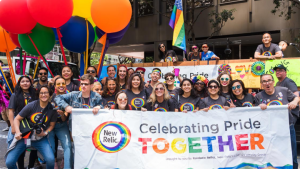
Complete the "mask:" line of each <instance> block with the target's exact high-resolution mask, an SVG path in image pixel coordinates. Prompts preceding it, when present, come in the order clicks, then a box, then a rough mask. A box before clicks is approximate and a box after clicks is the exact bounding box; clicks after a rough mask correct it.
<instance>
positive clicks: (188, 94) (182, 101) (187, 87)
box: [175, 79, 201, 113]
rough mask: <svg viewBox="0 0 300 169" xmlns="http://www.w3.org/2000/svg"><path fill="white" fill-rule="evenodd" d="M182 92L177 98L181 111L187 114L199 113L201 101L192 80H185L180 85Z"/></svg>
mask: <svg viewBox="0 0 300 169" xmlns="http://www.w3.org/2000/svg"><path fill="white" fill-rule="evenodd" d="M180 88H181V90H180V91H179V95H178V97H177V98H175V99H177V101H178V108H179V111H181V112H184V113H187V112H188V111H192V112H197V111H198V110H199V107H200V104H201V99H200V97H198V96H197V94H196V92H195V89H194V87H193V82H192V81H191V80H190V79H183V80H182V82H181V83H180Z"/></svg>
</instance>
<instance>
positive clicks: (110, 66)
mask: <svg viewBox="0 0 300 169" xmlns="http://www.w3.org/2000/svg"><path fill="white" fill-rule="evenodd" d="M110 67H113V68H114V70H115V71H116V67H115V66H114V65H109V66H107V69H106V70H107V71H108V69H109V68H110Z"/></svg>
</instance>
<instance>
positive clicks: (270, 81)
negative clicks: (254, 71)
mask: <svg viewBox="0 0 300 169" xmlns="http://www.w3.org/2000/svg"><path fill="white" fill-rule="evenodd" d="M272 82H273V80H268V81H262V84H268V83H272Z"/></svg>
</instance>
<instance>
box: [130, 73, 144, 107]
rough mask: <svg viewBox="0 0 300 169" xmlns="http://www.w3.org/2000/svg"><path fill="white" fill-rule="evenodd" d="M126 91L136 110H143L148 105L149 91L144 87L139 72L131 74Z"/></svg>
mask: <svg viewBox="0 0 300 169" xmlns="http://www.w3.org/2000/svg"><path fill="white" fill-rule="evenodd" d="M125 93H126V94H127V96H128V103H129V104H130V105H131V106H132V108H133V109H135V110H141V108H142V107H146V101H147V99H148V93H147V92H146V90H145V89H144V83H143V79H142V77H141V75H140V74H139V73H134V74H132V75H131V76H130V78H129V80H128V84H127V89H126V90H125Z"/></svg>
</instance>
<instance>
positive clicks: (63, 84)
mask: <svg viewBox="0 0 300 169" xmlns="http://www.w3.org/2000/svg"><path fill="white" fill-rule="evenodd" d="M65 85H66V84H65V83H57V84H56V86H65Z"/></svg>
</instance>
